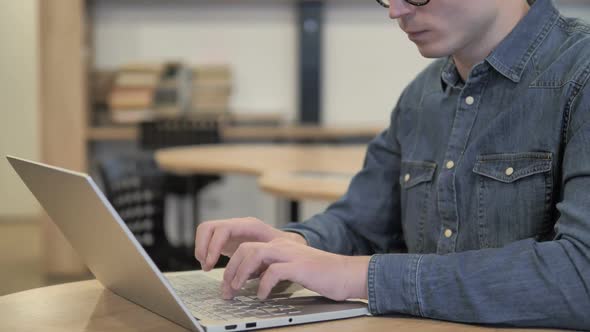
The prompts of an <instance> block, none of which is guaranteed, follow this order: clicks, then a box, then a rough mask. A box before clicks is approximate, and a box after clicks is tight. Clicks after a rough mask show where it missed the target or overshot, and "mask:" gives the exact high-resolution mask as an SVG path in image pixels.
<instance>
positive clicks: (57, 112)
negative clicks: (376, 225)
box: [0, 0, 590, 296]
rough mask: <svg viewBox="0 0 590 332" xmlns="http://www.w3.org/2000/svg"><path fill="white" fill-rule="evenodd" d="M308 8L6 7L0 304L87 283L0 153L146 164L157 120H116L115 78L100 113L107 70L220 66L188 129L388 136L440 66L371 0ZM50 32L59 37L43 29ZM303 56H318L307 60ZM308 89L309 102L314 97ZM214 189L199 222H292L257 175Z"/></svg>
mask: <svg viewBox="0 0 590 332" xmlns="http://www.w3.org/2000/svg"><path fill="white" fill-rule="evenodd" d="M302 3H305V1H304V2H302ZM302 3H300V2H297V1H271V0H246V1H240V2H235V1H212V0H170V1H156V0H92V1H91V0H87V1H85V0H69V1H51V2H50V1H45V0H19V1H3V2H2V3H1V4H0V44H1V45H2V52H0V157H1V158H0V296H1V295H6V294H11V293H15V292H19V291H24V290H27V289H32V288H37V287H43V286H47V285H52V284H56V283H62V282H68V281H76V280H83V279H88V278H92V275H91V274H90V273H89V272H88V271H87V270H86V269H85V267H84V266H83V264H81V263H80V262H79V259H78V258H77V257H76V254H75V253H74V252H73V251H72V250H71V248H70V247H69V245H68V244H67V242H65V241H64V239H63V238H62V237H61V235H60V234H59V231H57V230H56V229H55V228H54V227H53V226H51V221H50V219H49V218H48V217H47V216H46V215H45V214H44V212H43V209H42V208H41V207H40V205H39V204H38V203H37V201H36V199H35V198H34V197H33V195H32V194H31V193H30V192H29V190H28V189H27V188H26V187H25V185H24V184H23V183H22V182H21V180H20V179H19V178H18V176H17V175H16V173H15V172H14V171H13V170H12V168H11V167H10V165H9V164H8V162H7V161H6V159H5V156H6V155H15V156H19V157H22V158H27V159H32V160H36V161H44V162H49V163H53V164H57V165H59V166H64V167H68V168H72V169H75V170H77V171H82V172H88V173H89V174H91V175H92V176H93V177H95V178H96V179H97V182H99V183H100V184H101V186H103V187H102V188H104V186H105V185H108V184H107V183H105V179H104V176H102V177H101V172H103V171H104V168H105V167H106V168H108V163H107V162H105V161H110V160H113V159H115V160H116V159H117V158H120V157H121V156H138V155H139V154H138V152H141V151H142V147H141V145H142V144H141V143H142V142H141V134H140V133H141V132H142V131H141V129H140V127H141V123H145V122H146V121H147V122H150V121H152V122H153V121H154V120H153V119H151V118H150V120H145V119H141V116H139V119H127V120H123V121H115V120H113V112H115V111H114V110H113V109H110V107H111V106H112V105H111V103H109V94H110V93H112V90H113V89H114V87H113V84H112V81H111V85H110V86H108V87H107V88H106V89H107V90H102V93H103V94H104V96H103V98H105V99H106V102H104V100H103V104H102V107H99V106H97V104H99V103H100V101H96V99H97V98H98V97H97V94H98V93H99V91H98V90H100V89H98V88H97V87H96V85H97V84H99V83H100V82H99V81H100V79H101V78H102V77H104V76H101V75H102V74H104V73H110V74H111V75H117V73H120V72H121V71H123V70H124V68H127V69H129V68H130V67H133V66H136V67H137V66H162V65H163V64H167V65H169V64H173V65H178V64H180V65H181V66H182V67H183V68H188V71H189V72H190V71H198V70H207V69H211V68H213V69H216V70H218V73H219V72H220V71H221V72H223V73H224V75H226V81H225V82H226V83H228V84H229V85H230V88H229V90H228V91H229V94H228V95H227V96H226V97H227V99H226V100H224V103H225V104H223V103H222V104H223V106H222V107H221V110H220V109H219V107H217V108H216V110H215V111H214V112H204V111H201V110H199V109H191V107H192V106H191V104H190V103H191V102H190V96H189V97H188V98H189V99H188V100H189V102H188V104H187V105H188V106H186V105H185V106H183V107H181V108H183V109H182V110H180V111H179V110H175V111H174V112H173V113H174V114H172V115H167V117H166V119H176V118H179V119H185V118H186V117H187V115H189V117H191V118H192V117H193V116H194V117H196V118H200V117H201V116H203V117H206V118H207V119H210V118H211V117H210V116H211V115H212V114H211V113H214V114H213V118H215V119H223V120H222V121H223V123H222V125H224V126H227V125H228V123H229V125H231V126H232V127H238V129H240V128H241V129H244V128H246V129H247V128H250V127H252V128H254V130H255V131H256V130H258V128H261V127H264V128H271V129H272V128H279V130H280V128H283V126H320V127H328V128H377V129H379V128H381V129H384V128H386V127H387V125H388V121H389V115H390V112H391V110H392V109H393V107H394V105H395V103H396V100H397V98H398V97H399V95H400V93H401V91H402V90H403V88H404V87H405V85H406V84H407V83H409V82H410V81H411V80H412V78H413V77H414V76H415V75H416V74H417V73H419V72H420V71H421V70H422V69H423V68H424V67H425V66H427V65H428V64H429V63H430V61H432V60H429V59H424V58H422V57H421V55H420V54H419V53H418V51H417V49H416V47H415V46H414V45H413V44H412V43H411V42H410V41H409V40H408V39H407V37H406V36H405V34H403V32H402V31H401V30H400V29H399V27H398V26H397V23H396V22H395V21H393V20H391V19H389V17H388V13H387V11H386V10H385V9H384V8H382V7H380V6H379V5H378V4H377V3H376V2H375V1H374V0H324V1H319V2H317V3H320V4H321V20H320V21H319V22H318V21H314V20H313V19H312V18H313V17H312V18H310V19H309V20H305V19H302V18H301V16H300V15H303V14H302V6H303V5H302ZM308 3H316V2H315V1H314V2H308ZM557 3H558V5H559V7H560V8H561V10H562V11H563V13H564V14H566V15H568V16H576V17H581V18H583V19H586V20H588V21H590V4H588V3H587V2H586V1H576V0H562V1H558V2H557ZM316 9H317V8H316ZM316 13H317V12H316ZM56 22H61V23H62V24H58V23H56ZM51 26H59V27H60V28H59V29H47V28H48V27H51ZM64 27H65V28H64ZM302 31H303V32H302ZM302 33H319V34H320V35H321V36H320V38H319V39H320V40H319V43H318V44H317V45H320V47H321V52H318V51H317V49H314V48H313V47H311V48H309V47H307V48H305V46H304V45H302V42H301V34H302ZM317 45H316V46H317ZM305 51H309V52H311V53H313V54H307V55H306V54H305V53H301V52H305ZM302 57H305V58H306V59H312V60H313V59H315V61H317V63H318V64H319V65H318V66H317V67H316V70H318V71H319V76H320V77H321V80H319V85H318V86H317V87H316V88H317V91H315V93H316V94H315V95H316V97H318V98H316V99H315V100H312V101H311V103H312V104H313V103H314V102H315V106H313V105H312V107H315V108H316V111H317V112H316V113H313V114H315V116H317V117H318V118H319V119H315V120H314V119H312V120H311V121H302V117H303V115H302V114H303V113H304V112H306V111H309V109H307V110H305V109H303V108H304V105H307V106H309V100H307V101H306V100H304V98H302V90H303V89H304V88H305V87H304V88H302V86H301V85H302V84H303V85H305V84H306V83H307V84H311V83H309V81H306V79H309V78H308V77H302V76H305V75H304V73H303V71H302V70H301V61H300V60H301V58H302ZM150 68H151V67H150ZM158 68H160V70H161V67H158ZM220 68H221V69H220ZM213 71H215V70H213ZM316 74H317V73H316ZM114 77H116V76H114ZM312 79H313V78H312ZM307 93H311V94H312V95H314V91H311V92H309V91H307ZM312 99H313V98H312ZM217 106H218V105H217ZM184 108H186V109H188V110H186V109H184ZM189 113H190V114H189ZM312 118H313V115H312ZM352 136H354V135H352ZM362 136H363V137H360V138H359V137H354V138H355V139H354V140H352V142H353V143H354V144H359V143H360V144H362V143H363V142H364V143H366V142H367V141H368V139H370V137H369V136H370V135H369V134H363V135H362ZM230 141H231V140H230ZM231 142H232V143H236V144H242V143H248V144H273V145H280V144H285V143H287V144H288V143H297V144H317V143H327V144H339V145H342V144H349V143H350V142H351V140H347V138H346V137H344V138H343V139H342V140H338V139H337V140H333V139H329V140H326V139H317V138H313V137H311V138H306V137H298V138H295V139H290V138H287V139H284V138H283V139H276V138H270V139H265V138H263V139H261V138H259V137H250V138H248V137H246V138H245V139H236V138H234V139H233V141H231ZM192 143H193V144H200V142H192ZM217 143H221V144H224V142H223V141H222V142H217ZM183 144H184V143H183ZM172 145H173V144H167V147H170V146H172ZM151 151H152V152H153V149H151ZM148 154H149V153H148ZM141 156H145V154H141ZM105 165H107V166H105ZM102 175H104V174H102ZM183 179H184V180H186V181H189V180H190V179H187V178H186V177H184V178H183V177H180V179H178V178H177V179H176V180H177V181H181V183H182V181H183ZM191 181H192V180H191ZM207 181H208V182H207V183H206V184H205V185H203V188H202V190H199V191H198V195H196V194H194V193H193V192H191V191H189V193H188V194H187V193H186V192H185V193H184V194H185V195H188V197H190V199H193V198H194V199H195V200H196V201H197V205H198V219H199V220H194V222H195V223H198V222H200V221H204V220H213V219H224V218H231V217H240V216H253V217H257V218H259V219H261V220H263V221H265V222H268V223H269V224H272V225H276V226H280V225H283V224H285V223H287V222H288V221H290V220H289V219H290V218H291V217H292V215H291V214H289V213H288V210H289V201H288V200H285V199H283V198H281V197H277V196H276V195H273V194H270V193H268V192H265V191H263V190H262V189H261V188H260V187H259V185H258V183H257V177H256V176H254V175H245V174H222V175H219V177H215V176H213V178H211V179H209V180H207ZM181 187H182V185H181ZM191 195H192V196H191ZM329 203H330V200H329V199H307V200H306V199H304V200H301V201H300V202H299V204H298V208H299V213H298V216H297V217H298V218H299V219H300V220H305V219H306V218H307V217H310V216H312V215H313V214H315V213H317V212H320V211H322V210H323V209H325V208H326V207H327V206H328V204H329ZM180 205H182V202H181V203H178V201H177V202H176V205H175V204H169V205H167V208H168V209H180V208H181V207H180ZM174 215H176V216H178V213H177V214H174V213H172V217H170V215H168V217H167V220H166V222H167V224H166V226H165V227H166V230H167V232H168V234H167V237H168V240H169V241H171V242H172V243H174V244H175V245H177V246H180V245H187V246H188V245H190V242H191V241H192V239H193V233H192V232H189V231H187V230H186V229H179V227H180V228H181V227H183V226H182V225H180V226H179V225H178V223H175V221H174ZM188 230H190V228H189V229H188ZM187 266H188V267H190V265H183V263H182V262H180V263H178V262H177V265H171V266H169V268H171V269H174V268H175V267H177V268H181V269H182V268H186V267H187Z"/></svg>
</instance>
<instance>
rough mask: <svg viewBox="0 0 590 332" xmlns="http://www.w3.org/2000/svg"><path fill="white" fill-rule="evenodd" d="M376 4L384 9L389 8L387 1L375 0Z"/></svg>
mask: <svg viewBox="0 0 590 332" xmlns="http://www.w3.org/2000/svg"><path fill="white" fill-rule="evenodd" d="M377 3H379V4H380V5H381V6H383V7H385V8H389V0H377Z"/></svg>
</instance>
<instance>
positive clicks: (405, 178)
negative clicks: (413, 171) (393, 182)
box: [404, 173, 410, 182]
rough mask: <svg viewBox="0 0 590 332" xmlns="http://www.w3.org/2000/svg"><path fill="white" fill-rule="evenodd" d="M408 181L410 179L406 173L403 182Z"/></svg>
mask: <svg viewBox="0 0 590 332" xmlns="http://www.w3.org/2000/svg"><path fill="white" fill-rule="evenodd" d="M408 181H410V173H408V174H406V175H405V176H404V182H408Z"/></svg>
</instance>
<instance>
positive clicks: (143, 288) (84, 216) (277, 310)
mask: <svg viewBox="0 0 590 332" xmlns="http://www.w3.org/2000/svg"><path fill="white" fill-rule="evenodd" d="M7 159H8V161H9V162H10V164H11V165H12V167H13V168H14V170H15V171H16V172H17V173H18V175H19V176H20V177H21V179H22V180H23V182H24V183H25V184H26V186H27V187H28V188H29V190H30V191H31V192H32V193H33V195H34V196H35V197H36V198H37V200H38V201H39V202H40V203H41V205H42V206H43V208H44V209H45V210H46V211H47V214H48V215H49V216H50V217H51V219H52V220H53V222H54V223H55V224H56V225H57V226H58V227H59V229H60V230H61V231H62V233H63V234H64V236H65V237H66V238H67V239H68V241H69V242H70V244H71V245H72V247H73V248H74V249H75V250H76V252H77V253H78V254H79V255H80V257H81V258H82V259H83V260H84V262H85V263H86V265H87V266H88V268H89V269H90V271H92V273H93V274H94V276H95V277H96V279H97V280H98V281H99V282H100V283H101V284H102V285H103V286H104V287H105V288H107V289H109V290H110V291H112V292H113V293H115V294H117V295H119V296H121V297H123V298H125V299H127V300H129V301H131V302H133V303H136V304H138V305H140V306H142V307H144V308H146V309H148V310H150V311H152V312H154V313H156V314H158V315H160V316H163V317H165V318H167V319H169V320H170V321H172V322H174V323H176V324H178V325H181V326H183V327H185V328H187V329H189V330H192V331H208V332H217V331H245V330H252V329H260V328H268V327H277V326H288V325H295V324H303V323H310V322H319V321H326V320H334V319H342V318H349V317H356V316H364V315H368V314H369V313H368V308H367V304H366V303H364V302H362V301H343V302H336V301H332V300H329V299H327V298H324V297H321V296H318V295H317V294H315V293H313V292H311V291H307V292H305V291H303V292H301V291H295V290H296V288H297V287H293V285H290V286H285V284H283V287H275V289H274V290H273V293H272V294H271V296H270V297H269V299H267V300H265V301H260V300H258V299H257V298H256V283H255V282H250V283H249V284H248V285H247V286H246V287H244V289H243V290H241V291H240V293H239V294H238V296H236V297H235V298H234V299H233V300H223V299H222V298H221V291H220V285H221V274H220V273H217V275H216V276H215V275H212V273H213V272H210V273H205V272H203V271H189V272H183V273H177V274H167V277H165V276H164V275H163V274H162V273H161V272H160V271H159V270H158V268H157V267H156V265H155V264H154V262H153V261H152V260H151V259H150V257H149V256H148V255H147V254H146V252H145V251H144V250H143V248H142V247H141V245H140V244H139V242H138V241H137V240H136V239H135V237H134V236H133V234H132V233H131V232H130V231H129V229H128V228H127V226H126V225H125V223H124V222H123V220H122V219H121V217H120V216H119V215H118V214H117V212H116V211H115V210H114V208H113V207H112V206H111V204H110V203H109V202H108V200H107V199H106V198H105V196H104V195H103V193H102V192H101V191H100V189H99V188H98V186H97V185H96V183H95V182H94V181H93V180H92V178H91V177H90V176H88V175H87V174H84V173H79V172H74V171H71V170H67V169H63V168H58V167H54V166H49V165H45V164H41V163H37V162H33V161H29V160H25V159H20V158H16V157H12V156H8V157H7ZM218 272H219V271H218ZM292 291H294V292H292ZM300 293H303V294H310V296H302V295H300Z"/></svg>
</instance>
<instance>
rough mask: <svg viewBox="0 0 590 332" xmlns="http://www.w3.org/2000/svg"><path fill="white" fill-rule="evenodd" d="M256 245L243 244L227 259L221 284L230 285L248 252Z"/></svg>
mask: <svg viewBox="0 0 590 332" xmlns="http://www.w3.org/2000/svg"><path fill="white" fill-rule="evenodd" d="M256 245H257V244H256V243H250V242H245V243H242V244H240V246H238V249H236V251H235V252H234V254H233V255H232V256H231V258H230V259H229V262H228V263H227V266H226V267H225V271H224V272H223V282H224V283H225V284H227V285H228V286H229V285H231V282H232V280H234V277H235V276H236V272H237V271H238V268H239V267H240V264H241V263H242V260H243V259H244V258H245V257H246V255H247V254H248V252H250V250H251V249H252V247H253V246H256Z"/></svg>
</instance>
